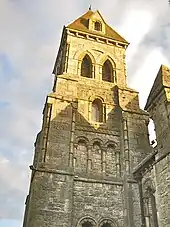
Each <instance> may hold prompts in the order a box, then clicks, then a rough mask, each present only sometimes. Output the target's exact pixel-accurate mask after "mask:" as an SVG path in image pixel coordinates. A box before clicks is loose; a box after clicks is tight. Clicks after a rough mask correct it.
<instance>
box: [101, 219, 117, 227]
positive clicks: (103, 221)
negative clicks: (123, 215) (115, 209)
mask: <svg viewBox="0 0 170 227" xmlns="http://www.w3.org/2000/svg"><path fill="white" fill-rule="evenodd" d="M104 224H109V225H110V227H118V224H117V223H116V221H115V220H113V219H111V218H103V219H101V220H100V222H99V225H98V227H102V226H103V225H104Z"/></svg>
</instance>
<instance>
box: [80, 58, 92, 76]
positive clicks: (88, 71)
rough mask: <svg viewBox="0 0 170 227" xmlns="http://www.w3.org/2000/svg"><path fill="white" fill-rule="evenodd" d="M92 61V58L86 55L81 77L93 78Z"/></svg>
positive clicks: (82, 64)
mask: <svg viewBox="0 0 170 227" xmlns="http://www.w3.org/2000/svg"><path fill="white" fill-rule="evenodd" d="M92 69H93V65H92V61H91V59H90V57H89V56H88V55H87V54H86V55H85V56H84V58H83V60H82V63H81V76H83V77H88V78H92V77H93V76H92Z"/></svg>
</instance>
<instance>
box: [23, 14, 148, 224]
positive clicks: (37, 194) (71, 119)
mask: <svg viewBox="0 0 170 227" xmlns="http://www.w3.org/2000/svg"><path fill="white" fill-rule="evenodd" d="M127 46H128V42H127V41H126V40H125V39H124V38H122V37H121V36H120V35H119V34H118V33H117V32H116V31H114V30H113V29H112V28H111V27H110V26H109V25H108V24H107V23H106V22H105V20H104V19H103V17H102V16H101V14H100V13H99V11H95V12H93V11H92V10H89V11H87V12H86V13H85V14H84V15H82V16H81V17H80V18H78V19H77V20H75V21H74V22H73V23H71V24H70V25H68V26H66V27H64V28H63V33H62V38H61V44H60V47H59V51H58V55H57V59H56V63H55V66H54V70H53V73H54V75H55V79H54V86H53V90H52V92H51V93H50V94H49V95H48V96H47V98H46V102H45V106H44V111H43V124H42V129H41V131H40V132H39V133H38V135H37V139H36V142H35V155H34V162H33V165H32V166H31V170H32V176H31V183H30V190H29V195H28V197H27V200H26V210H25V218H24V227H37V226H38V227H53V226H55V227H125V226H126V227H139V226H141V207H140V201H139V190H138V185H137V182H136V181H135V179H133V175H132V169H133V167H134V166H135V165H137V164H138V163H139V162H140V161H141V160H142V159H143V158H145V157H146V155H147V154H148V153H149V152H150V146H149V140H148V131H147V124H148V119H149V117H148V114H147V113H146V112H145V111H143V110H141V109H140V108H139V100H138V92H136V91H135V90H133V89H130V88H128V87H127V82H126V63H125V54H126V48H127Z"/></svg>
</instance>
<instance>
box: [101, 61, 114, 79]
mask: <svg viewBox="0 0 170 227" xmlns="http://www.w3.org/2000/svg"><path fill="white" fill-rule="evenodd" d="M102 80H104V81H108V82H116V70H115V66H114V68H113V65H112V63H111V62H110V60H109V59H107V60H106V61H105V62H104V64H103V66H102Z"/></svg>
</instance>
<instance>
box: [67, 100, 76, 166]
mask: <svg viewBox="0 0 170 227" xmlns="http://www.w3.org/2000/svg"><path fill="white" fill-rule="evenodd" d="M76 109H77V102H76V103H72V124H71V136H70V137H71V138H70V152H69V167H73V158H74V155H73V154H74V133H75V120H76Z"/></svg>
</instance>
